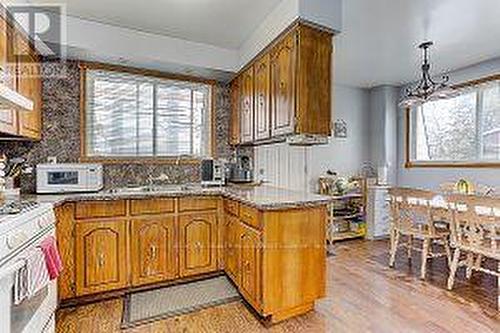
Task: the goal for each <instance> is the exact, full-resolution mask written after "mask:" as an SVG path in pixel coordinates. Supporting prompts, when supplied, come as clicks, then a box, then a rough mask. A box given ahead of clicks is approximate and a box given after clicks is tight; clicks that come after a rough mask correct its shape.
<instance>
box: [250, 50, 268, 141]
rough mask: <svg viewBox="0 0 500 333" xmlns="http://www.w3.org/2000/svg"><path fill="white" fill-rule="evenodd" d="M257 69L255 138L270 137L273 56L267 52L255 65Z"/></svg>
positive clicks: (255, 80)
mask: <svg viewBox="0 0 500 333" xmlns="http://www.w3.org/2000/svg"><path fill="white" fill-rule="evenodd" d="M254 71H255V73H254V74H255V78H254V82H255V87H254V89H255V90H254V93H255V94H254V95H255V103H254V104H255V113H254V114H255V140H263V139H268V138H269V137H270V136H271V128H270V125H271V114H270V112H269V111H270V88H271V80H270V79H271V57H270V55H269V54H265V55H264V56H263V57H262V58H261V59H259V60H258V61H257V62H256V63H255V65H254Z"/></svg>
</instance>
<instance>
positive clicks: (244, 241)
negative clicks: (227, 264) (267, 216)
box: [239, 223, 261, 308]
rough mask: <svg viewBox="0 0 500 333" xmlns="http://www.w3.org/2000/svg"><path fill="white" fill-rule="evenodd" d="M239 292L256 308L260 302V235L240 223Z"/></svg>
mask: <svg viewBox="0 0 500 333" xmlns="http://www.w3.org/2000/svg"><path fill="white" fill-rule="evenodd" d="M239 240H240V246H239V251H240V265H241V268H240V291H241V292H242V294H243V295H244V296H245V297H246V298H247V300H248V301H249V302H250V303H251V304H252V305H253V306H256V307H257V308H258V307H259V306H260V300H261V288H260V281H261V276H260V274H261V267H260V265H261V259H260V256H261V246H260V244H261V242H260V234H259V233H258V232H257V231H256V230H253V229H252V228H250V227H248V226H246V225H244V224H243V223H240V239H239Z"/></svg>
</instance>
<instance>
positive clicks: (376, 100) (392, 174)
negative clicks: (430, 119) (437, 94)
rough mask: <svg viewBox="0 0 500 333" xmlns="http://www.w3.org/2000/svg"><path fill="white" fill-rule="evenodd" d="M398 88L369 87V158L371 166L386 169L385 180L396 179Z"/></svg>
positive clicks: (391, 180) (391, 182)
mask: <svg viewBox="0 0 500 333" xmlns="http://www.w3.org/2000/svg"><path fill="white" fill-rule="evenodd" d="M398 99H399V88H398V87H394V86H379V87H374V88H372V89H370V111H369V117H368V119H369V122H370V130H369V132H370V144H369V147H370V160H371V162H372V164H373V167H375V168H377V170H378V169H379V168H382V167H385V168H386V169H387V181H388V183H389V184H396V179H397V115H398V108H397V103H398Z"/></svg>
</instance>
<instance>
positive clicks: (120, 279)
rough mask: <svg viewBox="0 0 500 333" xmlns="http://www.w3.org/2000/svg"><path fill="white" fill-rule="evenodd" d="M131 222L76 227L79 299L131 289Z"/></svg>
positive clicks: (105, 222)
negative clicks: (129, 276)
mask: <svg viewBox="0 0 500 333" xmlns="http://www.w3.org/2000/svg"><path fill="white" fill-rule="evenodd" d="M127 225H128V223H127V221H126V220H122V219H117V220H110V221H85V222H79V223H77V224H76V230H75V247H76V295H77V296H82V295H87V294H92V293H96V292H103V291H108V290H113V289H120V288H123V287H125V286H126V285H127V263H128V253H127V252H128V251H127Z"/></svg>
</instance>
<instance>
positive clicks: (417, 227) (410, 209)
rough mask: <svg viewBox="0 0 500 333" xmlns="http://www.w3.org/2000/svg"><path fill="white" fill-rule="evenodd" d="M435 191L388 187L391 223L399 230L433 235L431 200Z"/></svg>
mask: <svg viewBox="0 0 500 333" xmlns="http://www.w3.org/2000/svg"><path fill="white" fill-rule="evenodd" d="M435 197H436V193H434V192H432V191H427V190H421V189H413V188H401V187H394V188H391V189H389V198H390V204H391V223H392V224H393V227H395V228H396V229H398V230H401V231H408V232H410V231H411V232H419V233H421V234H430V235H434V234H435V233H436V228H435V226H434V223H433V222H434V218H433V212H434V210H435V209H437V208H435V207H433V206H432V200H433V199H434V198H435Z"/></svg>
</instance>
